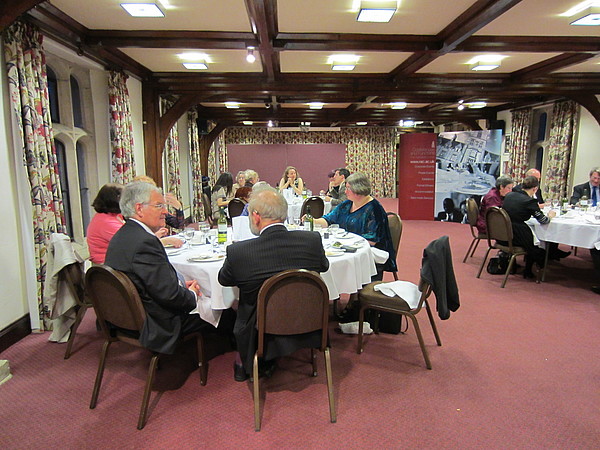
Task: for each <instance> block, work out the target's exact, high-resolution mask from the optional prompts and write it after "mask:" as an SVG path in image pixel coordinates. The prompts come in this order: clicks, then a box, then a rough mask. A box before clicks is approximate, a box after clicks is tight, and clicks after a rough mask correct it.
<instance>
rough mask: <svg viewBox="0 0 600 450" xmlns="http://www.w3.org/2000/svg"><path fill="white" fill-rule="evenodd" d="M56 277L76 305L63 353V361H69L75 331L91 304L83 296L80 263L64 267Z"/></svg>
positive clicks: (81, 267) (81, 265) (83, 288)
mask: <svg viewBox="0 0 600 450" xmlns="http://www.w3.org/2000/svg"><path fill="white" fill-rule="evenodd" d="M58 277H59V279H60V280H62V281H64V283H65V285H66V286H67V289H69V291H71V294H72V296H73V298H74V299H75V301H76V303H77V304H76V305H75V311H77V313H76V315H75V322H73V324H72V325H71V332H70V334H69V340H68V341H67V349H66V351H65V359H69V358H70V357H71V350H72V349H73V342H75V335H76V334H77V329H78V328H79V325H80V324H81V321H82V320H83V317H84V316H85V313H86V311H87V310H88V308H90V307H92V303H91V302H90V300H89V298H88V297H87V296H86V294H85V284H84V280H85V278H84V273H83V264H82V263H79V262H76V263H72V264H69V265H66V266H65V267H63V268H62V269H61V271H60V272H59V273H58Z"/></svg>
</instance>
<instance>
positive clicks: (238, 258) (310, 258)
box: [219, 188, 329, 381]
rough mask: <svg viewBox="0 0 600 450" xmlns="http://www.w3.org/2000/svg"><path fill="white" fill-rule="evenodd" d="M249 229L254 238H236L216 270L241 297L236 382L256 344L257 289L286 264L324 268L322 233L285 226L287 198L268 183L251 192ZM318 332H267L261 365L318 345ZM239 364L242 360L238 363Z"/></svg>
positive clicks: (250, 360)
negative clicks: (288, 228)
mask: <svg viewBox="0 0 600 450" xmlns="http://www.w3.org/2000/svg"><path fill="white" fill-rule="evenodd" d="M248 211H249V213H250V216H249V218H250V229H251V231H252V233H253V234H255V235H257V236H258V238H256V239H250V240H247V241H241V242H235V243H233V244H232V245H230V246H229V247H227V258H226V259H225V262H224V264H223V267H222V268H221V270H220V271H219V283H221V284H222V285H223V286H238V287H239V288H240V301H239V307H238V313H237V319H236V322H235V326H234V329H233V334H234V335H235V338H236V341H237V348H238V351H239V353H240V358H241V360H239V361H237V362H236V365H235V366H234V376H235V379H236V381H244V380H245V379H246V378H247V377H248V374H249V373H251V372H252V365H253V358H254V353H255V352H256V346H257V331H256V302H257V298H258V291H259V290H260V288H261V286H262V284H263V282H264V281H265V280H266V279H268V278H269V277H271V276H273V275H276V274H278V273H279V272H282V271H284V270H288V269H308V270H314V271H316V272H325V271H326V270H327V269H328V268H329V261H328V260H327V258H326V257H325V251H324V250H323V244H322V243H321V236H320V235H319V233H316V232H311V231H288V230H287V228H286V227H285V225H284V224H283V221H284V220H285V218H286V217H287V202H286V201H285V199H284V198H283V196H282V195H281V194H280V193H279V192H277V190H275V189H273V188H266V189H261V190H260V191H258V192H254V193H253V194H252V195H251V196H250V203H249V204H248ZM319 339H320V331H319V332H317V333H308V334H303V335H293V336H268V337H267V342H266V352H265V357H264V360H265V361H264V362H263V367H264V368H265V369H266V370H267V371H268V370H269V368H272V367H274V359H275V358H277V357H279V356H284V355H287V354H290V353H292V352H294V351H295V350H297V349H299V348H303V347H307V346H310V347H312V346H314V347H318V346H319ZM240 363H241V364H240Z"/></svg>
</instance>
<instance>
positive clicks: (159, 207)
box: [142, 203, 167, 209]
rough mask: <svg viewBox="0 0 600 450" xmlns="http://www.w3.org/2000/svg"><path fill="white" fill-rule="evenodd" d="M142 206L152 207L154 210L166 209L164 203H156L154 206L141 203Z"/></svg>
mask: <svg viewBox="0 0 600 450" xmlns="http://www.w3.org/2000/svg"><path fill="white" fill-rule="evenodd" d="M142 205H144V206H152V207H153V208H156V209H165V208H166V207H167V204H166V203H156V204H152V203H142Z"/></svg>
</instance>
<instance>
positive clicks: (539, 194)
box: [512, 183, 546, 205]
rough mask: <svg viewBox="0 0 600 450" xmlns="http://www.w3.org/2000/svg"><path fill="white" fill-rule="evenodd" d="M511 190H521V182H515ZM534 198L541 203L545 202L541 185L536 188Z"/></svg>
mask: <svg viewBox="0 0 600 450" xmlns="http://www.w3.org/2000/svg"><path fill="white" fill-rule="evenodd" d="M512 191H513V192H523V186H521V184H520V183H519V184H516V185H515V186H514V187H513V189H512ZM535 198H536V200H537V202H538V203H539V204H540V205H541V204H542V203H546V202H545V201H544V196H543V195H542V187H541V186H540V187H539V188H538V190H537V191H536V192H535Z"/></svg>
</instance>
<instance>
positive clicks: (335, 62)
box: [327, 55, 360, 71]
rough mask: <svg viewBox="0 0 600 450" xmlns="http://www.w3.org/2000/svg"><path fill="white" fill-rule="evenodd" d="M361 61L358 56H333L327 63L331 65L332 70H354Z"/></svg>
mask: <svg viewBox="0 0 600 450" xmlns="http://www.w3.org/2000/svg"><path fill="white" fill-rule="evenodd" d="M359 59H360V56H358V55H331V56H330V57H329V58H327V63H328V64H331V70H346V71H348V70H354V68H355V67H356V63H357V62H358V60H359Z"/></svg>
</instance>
